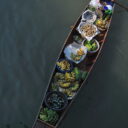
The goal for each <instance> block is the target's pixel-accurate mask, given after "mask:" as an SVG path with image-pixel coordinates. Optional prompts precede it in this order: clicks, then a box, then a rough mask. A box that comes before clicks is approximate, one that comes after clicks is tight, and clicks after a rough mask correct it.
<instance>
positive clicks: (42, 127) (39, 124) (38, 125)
mask: <svg viewBox="0 0 128 128" xmlns="http://www.w3.org/2000/svg"><path fill="white" fill-rule="evenodd" d="M33 128H51V127H50V126H47V125H46V124H43V123H42V122H40V121H37V122H36V123H35V125H34V127H33Z"/></svg>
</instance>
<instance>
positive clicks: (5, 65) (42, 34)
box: [0, 0, 128, 128]
mask: <svg viewBox="0 0 128 128" xmlns="http://www.w3.org/2000/svg"><path fill="white" fill-rule="evenodd" d="M120 1H121V0H120ZM88 2H89V0H64V1H62V0H52V1H51V0H0V35H1V36H0V101H1V102H0V128H31V127H32V125H33V122H34V120H35V117H36V114H37V112H38V109H39V106H40V104H41V99H42V97H43V94H44V92H45V88H46V86H47V83H48V80H49V77H50V74H51V72H52V69H53V66H54V64H55V61H56V59H57V56H58V54H59V51H60V50H61V47H62V45H63V43H64V40H65V38H66V37H67V35H68V32H69V31H70V26H71V25H73V24H74V22H75V21H76V19H77V18H78V16H79V15H80V14H81V12H82V11H83V9H84V8H85V6H86V5H87V3H88ZM121 2H122V3H124V4H125V5H126V6H128V2H127V1H126V0H122V1H121ZM127 21H128V12H126V11H124V10H123V9H121V8H120V7H118V6H116V9H115V13H114V16H113V20H112V25H111V28H110V31H109V34H108V38H107V40H106V44H105V45H104V48H103V51H102V54H101V55H100V57H99V59H98V62H97V63H96V65H95V67H94V70H93V72H92V73H91V75H90V77H89V83H88V84H87V85H85V87H84V88H83V89H82V90H81V92H80V94H79V95H78V97H77V99H76V101H75V103H73V105H72V108H71V109H70V110H69V111H68V115H67V116H66V118H65V119H64V121H63V122H62V124H61V126H60V128H94V127H95V128H108V127H109V128H128V121H127V120H128V109H127V108H128V100H127V97H128V67H127V65H128V57H127V55H128V48H127V47H128V42H127V40H128V22H127Z"/></svg>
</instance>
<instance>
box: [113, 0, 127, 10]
mask: <svg viewBox="0 0 128 128" xmlns="http://www.w3.org/2000/svg"><path fill="white" fill-rule="evenodd" d="M113 2H114V3H115V4H117V5H118V6H120V7H121V8H123V9H125V10H126V11H128V7H126V6H125V5H123V4H121V3H119V2H117V1H116V0H113Z"/></svg>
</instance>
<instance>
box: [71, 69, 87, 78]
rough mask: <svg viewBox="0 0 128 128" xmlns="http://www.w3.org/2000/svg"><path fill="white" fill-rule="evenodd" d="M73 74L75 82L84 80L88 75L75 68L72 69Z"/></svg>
mask: <svg viewBox="0 0 128 128" xmlns="http://www.w3.org/2000/svg"><path fill="white" fill-rule="evenodd" d="M73 72H74V73H75V76H76V80H85V78H86V77H87V74H88V72H86V71H81V70H79V69H78V68H77V67H75V68H74V70H73Z"/></svg>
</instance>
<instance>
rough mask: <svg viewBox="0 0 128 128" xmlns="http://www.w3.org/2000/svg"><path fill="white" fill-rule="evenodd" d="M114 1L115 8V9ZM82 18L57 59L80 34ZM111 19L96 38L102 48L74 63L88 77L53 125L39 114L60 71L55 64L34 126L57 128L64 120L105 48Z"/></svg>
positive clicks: (62, 55) (38, 127)
mask: <svg viewBox="0 0 128 128" xmlns="http://www.w3.org/2000/svg"><path fill="white" fill-rule="evenodd" d="M114 6H115V5H114V3H113V10H114ZM87 8H88V6H87V7H86V9H85V10H87ZM81 19H82V15H81V16H80V17H79V18H78V20H77V22H76V23H75V25H74V26H73V28H72V30H71V32H70V33H69V35H68V38H67V39H66V41H65V43H64V46H63V48H62V50H61V52H60V55H59V57H58V59H57V61H58V60H59V59H61V58H65V55H64V49H65V48H66V47H67V46H68V45H69V44H71V43H72V42H73V35H76V34H78V31H77V30H76V29H77V27H78V25H79V24H80V22H81ZM111 20H112V15H111V16H110V19H109V25H108V28H107V29H106V30H105V31H100V34H98V35H97V36H96V37H95V39H96V40H97V41H98V42H99V44H100V48H99V50H98V52H96V53H95V54H93V55H87V56H86V59H84V60H83V61H82V62H81V63H79V64H74V65H75V67H77V68H79V69H80V70H83V71H86V72H88V74H87V76H86V78H85V79H84V80H82V81H80V87H79V89H78V90H77V93H76V95H75V96H74V98H73V99H71V100H69V101H68V105H67V107H66V108H65V109H64V110H62V111H59V112H58V113H59V119H58V120H57V122H56V123H55V124H54V125H53V124H50V123H48V122H46V121H43V120H41V119H40V118H39V114H40V111H41V110H42V109H43V108H44V107H46V105H45V103H44V101H45V97H46V95H47V93H48V92H49V91H50V88H51V83H52V80H53V77H54V75H55V73H56V72H58V70H57V69H56V64H55V67H54V69H53V72H52V74H51V77H50V80H49V83H48V87H47V89H46V92H45V95H44V98H43V101H42V103H41V106H40V108H39V112H38V115H37V117H36V120H35V122H34V125H33V128H57V127H58V126H59V124H60V122H61V121H62V120H63V118H64V116H65V114H66V112H67V111H68V109H69V108H70V107H71V104H72V103H73V101H74V100H75V97H76V96H77V94H78V93H79V91H80V90H81V88H82V87H83V86H85V85H86V84H87V81H88V76H89V74H90V73H91V71H92V69H93V67H94V64H95V63H96V61H97V59H98V57H99V54H100V53H101V50H102V48H103V45H104V43H105V40H106V37H107V34H108V30H109V27H110V23H111Z"/></svg>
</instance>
